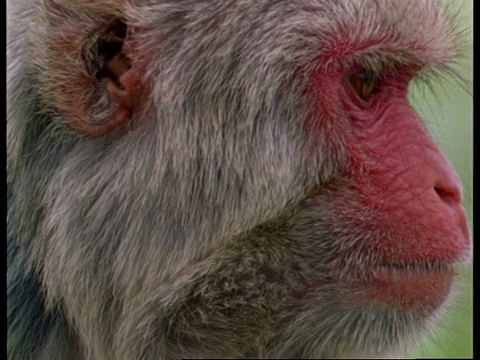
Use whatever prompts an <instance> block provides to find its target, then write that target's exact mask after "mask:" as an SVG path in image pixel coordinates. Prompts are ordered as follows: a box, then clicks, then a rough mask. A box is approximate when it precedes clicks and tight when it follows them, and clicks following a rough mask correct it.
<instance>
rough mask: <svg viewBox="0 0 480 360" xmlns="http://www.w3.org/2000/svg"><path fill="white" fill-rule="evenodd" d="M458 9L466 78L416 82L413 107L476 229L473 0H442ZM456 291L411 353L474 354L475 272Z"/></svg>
mask: <svg viewBox="0 0 480 360" xmlns="http://www.w3.org/2000/svg"><path fill="white" fill-rule="evenodd" d="M444 2H445V3H446V4H447V5H448V6H449V7H451V8H452V9H454V10H457V9H458V11H459V16H460V19H461V20H460V26H461V28H462V29H464V30H465V39H466V40H467V41H468V43H469V45H467V47H466V48H467V52H466V53H465V56H464V57H463V58H462V59H460V60H459V62H458V64H457V65H456V66H455V68H456V70H457V71H458V72H459V74H460V75H461V76H462V77H463V78H464V79H465V80H466V82H464V83H462V82H458V81H457V82H455V81H454V80H453V79H447V80H437V81H433V82H432V84H431V86H430V87H429V86H426V85H425V84H423V85H422V84H414V85H413V86H412V88H411V89H410V99H411V101H412V104H413V106H414V107H415V109H416V110H417V111H418V112H419V114H420V115H421V116H422V117H423V118H424V120H425V123H426V125H427V126H428V128H429V129H430V133H431V135H432V136H433V138H434V139H435V140H436V141H437V142H438V143H439V144H440V146H441V148H442V149H443V151H444V152H445V153H446V155H447V157H448V158H449V159H450V161H451V162H452V164H453V166H454V167H455V169H456V170H457V171H458V173H459V175H460V177H461V178H462V181H463V185H464V190H465V191H464V204H465V207H466V209H467V212H468V218H469V223H470V230H471V231H472V233H473V228H472V226H473V216H472V201H473V199H472V190H473V96H472V93H473V90H472V88H473V86H472V80H473V59H472V57H473V48H472V41H473V34H472V28H473V0H444ZM461 278H462V280H461V282H460V284H459V286H458V289H457V295H456V296H455V297H454V298H453V301H452V304H451V306H450V307H449V308H448V310H447V311H446V313H445V316H444V317H443V318H442V319H441V320H440V321H439V323H438V326H437V327H436V329H435V331H434V332H433V333H432V334H431V335H430V336H429V337H428V338H427V339H426V340H425V341H422V342H421V343H419V344H418V346H417V347H416V349H415V351H414V352H413V353H412V357H444V358H455V357H473V350H472V348H473V271H472V266H471V265H470V266H468V268H467V269H466V270H465V271H464V272H463V273H462V274H461Z"/></svg>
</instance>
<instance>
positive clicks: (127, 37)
mask: <svg viewBox="0 0 480 360" xmlns="http://www.w3.org/2000/svg"><path fill="white" fill-rule="evenodd" d="M48 2H49V8H48V9H49V13H47V18H48V20H49V22H48V26H49V27H50V30H51V31H49V32H48V34H49V36H51V37H52V39H50V40H49V42H48V43H50V44H54V45H52V46H49V47H48V48H47V49H46V52H47V53H46V58H45V60H46V61H45V62H44V64H45V67H46V71H45V73H46V75H47V76H45V77H44V81H46V82H48V84H47V85H48V86H47V89H50V91H51V92H50V94H49V95H51V97H50V99H51V100H52V101H53V102H54V106H55V108H56V109H57V110H58V112H59V113H60V114H61V115H62V117H63V118H64V119H65V120H66V122H67V124H68V125H69V127H70V128H72V129H73V130H75V131H77V132H79V133H81V134H83V135H87V136H90V137H100V136H105V135H108V134H110V133H111V132H113V131H115V130H116V129H119V128H124V129H126V128H127V127H128V126H129V125H131V119H132V117H133V115H134V114H135V112H136V111H137V110H138V109H139V107H140V106H141V105H142V100H143V95H144V94H145V91H144V86H143V75H144V74H143V71H142V70H141V69H140V66H139V65H138V64H139V62H138V61H135V60H138V59H135V55H136V54H137V53H138V52H137V51H135V49H134V47H135V46H134V45H133V43H134V42H135V41H134V40H133V36H132V32H131V31H130V29H129V28H128V26H127V22H126V21H125V20H124V19H123V18H122V11H121V9H120V8H119V6H120V5H121V3H122V2H121V1H119V2H108V1H107V2H106V3H102V4H103V5H104V6H100V4H98V3H96V2H92V3H90V2H87V3H85V4H84V5H82V6H79V5H76V4H77V3H76V2H68V1H65V2H64V1H53V0H49V1H48ZM47 40H48V39H47Z"/></svg>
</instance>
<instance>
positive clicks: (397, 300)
mask: <svg viewBox="0 0 480 360" xmlns="http://www.w3.org/2000/svg"><path fill="white" fill-rule="evenodd" d="M456 274H457V267H456V266H455V265H454V264H446V263H427V262H425V263H405V264H399V263H384V264H382V265H381V266H380V267H379V268H378V271H377V273H376V276H375V278H374V280H373V282H372V284H373V286H372V288H371V290H370V291H369V298H371V299H372V300H376V301H379V302H381V303H384V304H387V305H391V306H395V307H400V308H409V309H416V308H418V309H422V310H434V309H436V308H438V307H439V306H441V305H442V304H443V303H444V302H445V300H446V299H447V298H448V295H449V294H450V290H451V287H452V284H453V280H454V278H455V275H456Z"/></svg>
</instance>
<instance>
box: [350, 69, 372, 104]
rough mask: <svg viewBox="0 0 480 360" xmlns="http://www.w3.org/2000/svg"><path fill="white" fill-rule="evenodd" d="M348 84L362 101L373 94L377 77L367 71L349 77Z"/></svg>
mask: <svg viewBox="0 0 480 360" xmlns="http://www.w3.org/2000/svg"><path fill="white" fill-rule="evenodd" d="M350 83H351V84H352V86H353V88H354V89H355V91H356V92H357V94H358V96H360V98H362V99H363V100H368V98H369V96H370V95H371V94H372V93H374V92H375V90H376V88H377V83H378V76H377V75H376V74H375V73H373V72H372V71H369V70H362V71H359V72H357V73H355V74H353V75H352V76H350Z"/></svg>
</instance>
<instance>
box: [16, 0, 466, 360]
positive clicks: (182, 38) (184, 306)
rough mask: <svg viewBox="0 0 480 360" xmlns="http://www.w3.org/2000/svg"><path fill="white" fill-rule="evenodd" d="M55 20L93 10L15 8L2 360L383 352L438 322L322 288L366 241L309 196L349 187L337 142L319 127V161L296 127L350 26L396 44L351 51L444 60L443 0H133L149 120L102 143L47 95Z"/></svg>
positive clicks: (359, 35)
mask: <svg viewBox="0 0 480 360" xmlns="http://www.w3.org/2000/svg"><path fill="white" fill-rule="evenodd" d="M65 3H69V5H68V7H69V8H70V9H78V10H77V11H81V10H80V9H81V7H80V6H79V5H78V4H79V3H80V1H78V2H77V1H70V2H65ZM65 6H66V5H65ZM49 12H50V14H49V16H51V18H52V19H54V20H53V21H57V22H60V23H62V22H68V21H70V20H71V19H77V21H78V23H75V24H72V26H75V27H78V28H80V29H84V33H85V34H87V33H88V32H89V31H91V29H92V28H93V25H92V24H93V23H94V22H95V19H93V18H89V16H88V15H84V16H83V15H82V14H80V15H82V16H78V17H77V18H76V17H75V16H76V15H72V14H71V13H67V12H66V13H65V14H55V13H54V12H55V9H54V8H53V7H48V6H44V4H43V3H42V2H40V1H25V0H23V1H15V6H13V5H12V8H11V9H10V8H9V20H8V22H9V24H8V26H9V27H8V29H9V31H8V95H7V96H8V104H7V106H8V119H7V131H8V133H7V138H8V164H7V166H8V183H9V205H8V206H9V228H8V241H9V265H8V267H9V270H8V271H9V272H8V289H9V290H8V291H9V293H8V295H9V304H8V306H9V313H8V315H9V338H8V352H9V355H8V356H9V359H27V358H28V359H37V358H38V359H75V358H78V359H118V360H121V359H125V360H127V359H128V360H133V359H175V358H182V357H183V358H185V357H205V358H210V357H265V358H272V357H305V358H311V357H341V356H350V355H352V354H355V355H357V356H382V355H386V354H387V353H395V352H397V351H398V352H399V353H400V354H401V353H403V351H404V350H405V348H406V347H407V345H408V344H409V343H411V341H412V340H413V338H414V337H415V336H416V335H417V333H418V332H417V330H418V331H422V330H423V329H424V328H425V326H426V324H427V323H428V321H427V320H430V319H431V318H433V317H435V313H429V314H428V316H427V315H426V314H423V315H422V314H408V313H407V314H402V313H401V312H397V311H396V310H393V309H389V308H386V307H382V306H374V305H369V306H362V305H360V304H359V305H357V306H353V305H352V296H353V297H354V294H353V295H352V294H351V293H350V292H347V290H344V289H342V288H339V287H338V286H332V285H328V280H327V279H328V278H329V277H330V276H337V277H340V278H342V277H344V276H348V269H349V268H351V267H353V265H352V264H353V263H355V262H362V261H366V260H365V258H368V257H369V254H368V251H367V250H365V251H363V252H362V254H363V255H361V256H360V258H357V259H355V258H354V259H352V258H351V257H349V252H350V251H357V249H358V248H362V247H363V246H364V245H363V244H364V243H365V241H366V239H365V235H364V234H355V233H351V232H350V231H349V230H350V229H349V227H346V225H345V224H342V223H339V222H338V216H337V215H338V214H336V213H335V211H336V210H335V209H334V208H333V206H330V205H329V203H328V202H325V203H323V202H322V201H321V200H322V197H320V198H318V199H317V200H316V201H312V200H309V196H308V195H309V193H310V192H311V191H313V189H315V188H316V187H318V186H319V185H320V184H328V186H327V187H326V188H325V189H326V191H327V193H328V191H330V190H329V189H331V191H332V192H333V193H334V192H335V191H337V189H341V187H342V183H341V179H340V180H339V179H338V177H337V175H339V174H341V173H342V171H343V170H344V169H346V168H347V167H348V166H350V164H349V162H348V156H347V150H346V147H345V146H346V145H345V139H344V138H343V137H342V134H339V133H336V132H335V130H332V133H329V134H320V135H319V137H320V139H316V140H318V143H319V144H320V145H318V146H317V148H316V151H315V152H314V153H312V151H311V149H312V144H311V143H310V139H309V138H308V137H307V136H305V128H304V124H305V122H306V121H307V119H309V117H310V116H312V110H311V99H310V98H309V97H308V96H307V95H306V92H305V91H306V89H307V88H308V86H309V84H310V82H311V77H312V74H313V72H314V71H315V68H316V66H318V64H317V63H316V61H315V59H317V58H318V56H319V54H321V53H322V51H325V49H327V48H328V46H330V45H331V39H332V38H335V36H337V34H338V32H339V29H340V28H344V29H347V31H351V33H352V34H353V37H352V41H354V42H355V41H360V40H361V39H365V38H367V39H368V38H369V37H372V38H376V37H382V38H384V39H385V41H384V42H383V43H382V45H381V46H379V47H378V48H377V49H375V50H372V51H371V52H370V53H368V54H363V55H362V56H361V57H358V58H355V57H353V56H352V57H351V59H349V60H348V61H351V62H352V63H353V62H354V61H356V62H359V63H360V64H365V65H368V66H369V67H370V68H372V69H379V70H378V71H380V69H381V68H382V67H383V66H385V64H387V66H388V65H389V64H393V63H396V64H405V63H408V62H415V63H422V64H427V66H426V67H425V72H426V73H428V71H429V70H433V69H444V70H448V65H447V64H448V63H449V62H450V61H452V60H453V59H454V57H455V55H456V52H457V50H458V41H459V40H458V39H457V38H456V37H455V36H454V34H452V32H451V24H450V19H449V18H448V17H447V16H446V15H445V14H444V13H443V10H441V9H440V8H438V7H437V5H436V3H435V2H434V1H429V0H428V1H427V0H402V1H382V0H377V1H373V0H372V1H365V0H362V1H351V0H345V1H343V0H342V1H339V0H322V1H320V0H275V1H267V0H262V1H256V0H242V1H233V0H211V1H199V0H177V1H167V0H165V1H160V0H159V1H154V0H150V1H144V0H136V1H134V0H132V1H130V2H129V3H128V6H127V7H126V10H125V11H124V14H123V16H124V18H125V21H126V23H127V24H128V26H131V27H135V28H138V29H141V39H142V41H141V44H142V45H141V46H142V49H141V50H140V51H139V52H138V54H139V56H142V54H149V55H148V56H150V55H152V54H153V56H155V59H154V61H151V62H150V63H149V70H148V72H147V73H145V78H146V79H157V80H156V82H155V84H154V87H153V89H152V92H151V94H150V97H149V101H151V104H152V106H153V107H154V114H155V117H154V118H153V119H152V118H150V119H148V120H145V119H144V117H145V116H147V114H150V113H148V111H147V110H145V113H144V114H142V113H136V114H134V116H135V119H136V120H139V119H140V121H139V123H140V125H139V126H138V127H137V128H135V129H134V130H132V131H131V132H129V133H128V134H127V135H125V136H119V135H118V134H115V133H114V134H111V135H109V136H106V137H103V138H97V139H92V138H88V137H83V136H80V135H79V134H77V133H75V132H73V131H72V130H71V129H69V128H68V127H67V126H66V125H65V119H63V118H62V116H61V115H60V113H59V112H58V111H57V109H55V106H54V103H53V102H52V101H51V93H52V90H51V84H52V81H56V80H55V79H56V78H55V79H53V80H52V79H50V78H49V76H51V74H52V73H54V72H55V71H56V68H55V66H56V64H57V63H56V62H55V61H57V60H58V59H57V60H55V61H54V60H52V59H51V58H49V47H48V45H49V44H48V43H46V41H47V40H45V39H49V37H50V36H51V34H50V33H49V30H50V26H51V25H50V24H51V23H50V22H49V21H50V20H48V16H46V15H45V14H48V13H49ZM79 19H80V20H79ZM357 29H363V30H362V31H360V32H359V31H357ZM412 42H416V43H417V44H422V47H421V48H422V49H421V50H418V51H417V50H415V49H412V48H411V46H410V44H411V43H412ZM145 56H147V55H145ZM65 61H69V60H68V59H65ZM321 65H322V66H329V64H321ZM72 69H74V66H73V64H72ZM299 70H302V72H299ZM72 71H73V70H72ZM67 85H68V84H67ZM70 86H75V85H74V84H71V85H70ZM104 100H105V99H104ZM99 108H102V103H99ZM99 111H104V110H102V109H101V110H99ZM102 114H103V113H102ZM313 116H314V117H315V120H316V121H318V122H320V123H322V122H325V121H327V120H326V119H325V118H324V117H322V115H321V114H316V113H314V114H313ZM135 119H134V120H135ZM309 153H311V156H305V154H309ZM327 201H328V198H327ZM363 211H365V212H366V213H368V211H369V210H368V209H364V210H363ZM367 236H371V238H372V239H375V238H379V237H380V236H381V234H370V235H367ZM332 254H333V255H335V256H336V260H335V261H333V260H332V259H331V256H330V255H332ZM358 276H360V275H358ZM365 276H368V274H366V275H365ZM352 281H353V280H352ZM29 294H34V295H32V296H31V295H29ZM31 299H36V300H35V301H37V302H36V303H35V304H37V305H36V306H35V307H32V306H30V305H29V304H30V303H28V301H32V300H31ZM34 323H35V324H36V325H33V324H34ZM35 326H36V327H37V328H38V329H41V330H38V331H37V332H36V333H32V332H31V331H32V328H33V327H35Z"/></svg>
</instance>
